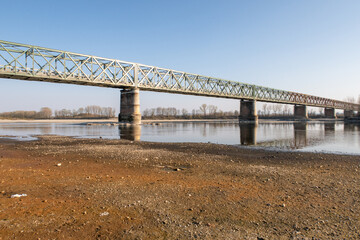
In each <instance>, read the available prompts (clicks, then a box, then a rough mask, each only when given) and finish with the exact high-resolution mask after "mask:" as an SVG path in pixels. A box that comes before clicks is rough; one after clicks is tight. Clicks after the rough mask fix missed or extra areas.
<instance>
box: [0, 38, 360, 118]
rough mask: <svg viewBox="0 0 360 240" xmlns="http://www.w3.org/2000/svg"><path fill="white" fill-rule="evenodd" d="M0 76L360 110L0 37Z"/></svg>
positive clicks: (321, 100) (303, 95)
mask: <svg viewBox="0 0 360 240" xmlns="http://www.w3.org/2000/svg"><path fill="white" fill-rule="evenodd" d="M0 78H11V79H20V80H30V81H45V82H58V83H72V84H79V85H93V86H101V87H112V88H138V89H140V90H147V91H156V92H168V93H179V94H190V95H201V96H211V97H221V98H232V99H248V100H258V101H262V102H274V103H285V104H295V105H306V106H315V107H325V108H334V109H344V110H353V111H360V105H359V104H354V103H349V102H344V101H338V100H334V99H328V98H322V97H317V96H312V95H306V94H302V93H297V92H289V91H284V90H278V89H273V88H267V87H262V86H257V85H252V84H247V83H240V82H235V81H228V80H223V79H219V78H213V77H206V76H202V75H198V74H191V73H186V72H181V71H175V70H171V69H165V68H159V67H154V66H148V65H143V64H138V63H131V62H125V61H120V60H115V59H109V58H102V57H95V56H89V55H85V54H78V53H72V52H67V51H60V50H55V49H49V48H43V47H37V46H31V45H26V44H19V43H13V42H7V41H1V40H0Z"/></svg>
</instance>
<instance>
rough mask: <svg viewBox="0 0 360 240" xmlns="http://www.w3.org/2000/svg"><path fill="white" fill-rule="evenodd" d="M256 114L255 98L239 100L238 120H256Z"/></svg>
mask: <svg viewBox="0 0 360 240" xmlns="http://www.w3.org/2000/svg"><path fill="white" fill-rule="evenodd" d="M257 120H258V116H257V112H256V100H244V99H242V100H241V101H240V116H239V121H257Z"/></svg>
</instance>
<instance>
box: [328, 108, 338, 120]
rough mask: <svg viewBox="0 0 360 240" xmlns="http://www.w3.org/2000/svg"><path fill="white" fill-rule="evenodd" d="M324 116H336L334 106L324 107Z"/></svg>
mask: <svg viewBox="0 0 360 240" xmlns="http://www.w3.org/2000/svg"><path fill="white" fill-rule="evenodd" d="M325 117H326V118H336V115H335V108H325Z"/></svg>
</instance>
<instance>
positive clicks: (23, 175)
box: [0, 136, 360, 239]
mask: <svg viewBox="0 0 360 240" xmlns="http://www.w3.org/2000/svg"><path fill="white" fill-rule="evenodd" d="M59 163H61V166H58V165H60V164H59ZM359 171H360V157H359V156H340V155H327V154H312V153H277V152H268V151H262V150H249V149H242V148H236V147H232V146H226V145H215V144H194V143H174V144H172V143H146V142H131V141H126V140H104V139H72V138H67V137H57V136H45V137H41V139H40V140H38V141H31V142H17V141H11V140H1V141H0V192H1V193H0V239H15V238H16V239H195V238H197V239H304V238H305V239H306V238H310V239H311V238H312V237H313V238H314V239H359V238H360V175H359ZM13 194H27V196H24V197H20V198H11V196H12V195H13Z"/></svg>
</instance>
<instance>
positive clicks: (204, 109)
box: [200, 103, 207, 116]
mask: <svg viewBox="0 0 360 240" xmlns="http://www.w3.org/2000/svg"><path fill="white" fill-rule="evenodd" d="M200 111H201V112H202V113H203V114H204V116H206V111H207V105H206V104H205V103H204V104H202V105H201V106H200Z"/></svg>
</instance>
